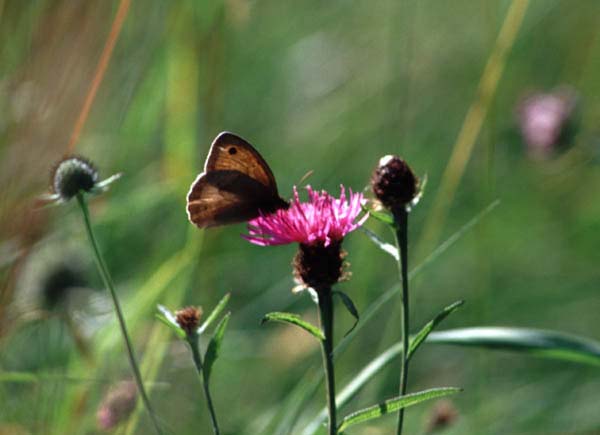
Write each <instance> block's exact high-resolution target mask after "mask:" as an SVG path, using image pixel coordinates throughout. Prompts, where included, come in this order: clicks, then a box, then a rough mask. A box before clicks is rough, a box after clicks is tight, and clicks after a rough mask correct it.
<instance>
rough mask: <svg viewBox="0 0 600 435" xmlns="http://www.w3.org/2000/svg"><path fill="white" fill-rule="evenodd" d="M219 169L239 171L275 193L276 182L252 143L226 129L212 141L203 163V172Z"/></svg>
mask: <svg viewBox="0 0 600 435" xmlns="http://www.w3.org/2000/svg"><path fill="white" fill-rule="evenodd" d="M221 170H225V171H238V172H241V173H242V174H245V175H247V176H249V177H250V178H252V179H254V180H256V181H258V182H259V183H261V184H263V185H264V186H265V187H267V188H268V189H269V190H270V191H271V192H273V194H274V195H277V183H276V182H275V177H274V176H273V173H272V172H271V168H269V165H267V162H265V160H264V159H263V158H262V156H261V155H260V154H259V153H258V151H256V150H255V149H254V147H253V146H252V145H250V144H249V143H248V142H246V141H245V140H244V139H242V138H241V137H239V136H237V135H235V134H233V133H229V132H226V131H225V132H223V133H220V134H219V135H218V136H217V137H216V138H215V140H214V141H213V143H212V145H211V147H210V151H209V153H208V157H207V159H206V164H205V165H204V172H205V173H208V172H211V171H221Z"/></svg>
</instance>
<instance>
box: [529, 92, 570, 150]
mask: <svg viewBox="0 0 600 435" xmlns="http://www.w3.org/2000/svg"><path fill="white" fill-rule="evenodd" d="M576 104H577V97H576V94H575V92H574V91H573V90H571V89H568V88H562V89H559V90H557V91H554V92H551V93H537V94H534V95H531V96H529V97H528V98H526V99H525V100H524V101H523V102H522V103H521V104H520V106H519V108H518V115H519V119H518V120H519V126H520V129H521V134H522V136H523V139H524V140H525V143H526V144H527V146H528V150H529V152H530V154H531V155H532V156H533V157H546V156H548V155H549V154H550V153H552V152H553V151H555V148H556V146H557V145H560V144H561V139H566V138H565V137H564V135H565V133H568V127H569V122H571V120H572V117H573V114H574V111H575V108H576Z"/></svg>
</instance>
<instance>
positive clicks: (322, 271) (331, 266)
mask: <svg viewBox="0 0 600 435" xmlns="http://www.w3.org/2000/svg"><path fill="white" fill-rule="evenodd" d="M345 256H346V252H345V251H343V250H342V243H341V242H338V241H336V242H333V243H330V244H329V245H327V246H324V245H323V244H315V245H306V244H303V243H301V244H300V245H299V248H298V253H297V254H296V256H295V257H294V262H293V265H294V276H295V277H296V280H297V281H299V282H300V283H302V285H303V286H305V287H310V288H313V289H315V290H316V291H317V293H318V292H320V291H327V290H329V289H331V286H333V285H334V284H336V283H337V282H339V281H340V280H341V279H343V277H344V257H345Z"/></svg>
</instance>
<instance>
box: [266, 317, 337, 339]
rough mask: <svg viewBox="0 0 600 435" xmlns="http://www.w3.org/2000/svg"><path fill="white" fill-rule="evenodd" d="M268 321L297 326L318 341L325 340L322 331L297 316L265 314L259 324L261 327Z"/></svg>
mask: <svg viewBox="0 0 600 435" xmlns="http://www.w3.org/2000/svg"><path fill="white" fill-rule="evenodd" d="M269 321H274V322H283V323H289V324H291V325H295V326H298V327H300V328H302V329H304V330H305V331H306V332H308V333H310V334H312V335H313V336H315V337H316V338H318V339H319V340H321V341H322V340H325V336H324V335H323V331H321V329H319V328H317V327H316V326H315V325H313V324H311V323H309V322H307V321H305V320H302V319H301V318H300V316H299V315H298V314H293V313H281V312H273V313H269V314H265V317H263V319H262V320H261V321H260V324H261V325H262V324H264V323H265V322H269Z"/></svg>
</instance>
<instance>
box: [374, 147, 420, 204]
mask: <svg viewBox="0 0 600 435" xmlns="http://www.w3.org/2000/svg"><path fill="white" fill-rule="evenodd" d="M371 187H372V189H373V193H374V194H375V196H376V197H377V199H378V200H379V201H381V203H382V204H383V205H384V206H385V207H386V208H387V209H389V210H391V211H392V212H394V211H395V210H399V209H400V208H401V207H406V206H407V205H409V204H410V203H411V201H412V200H413V199H414V198H415V197H416V196H417V194H418V180H417V177H415V174H413V171H412V170H411V169H410V167H409V166H408V165H407V164H406V162H405V161H404V160H402V159H401V158H399V157H397V156H391V155H388V156H385V157H382V158H381V159H380V160H379V165H378V166H377V168H376V169H375V171H374V172H373V176H372V177H371Z"/></svg>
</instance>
